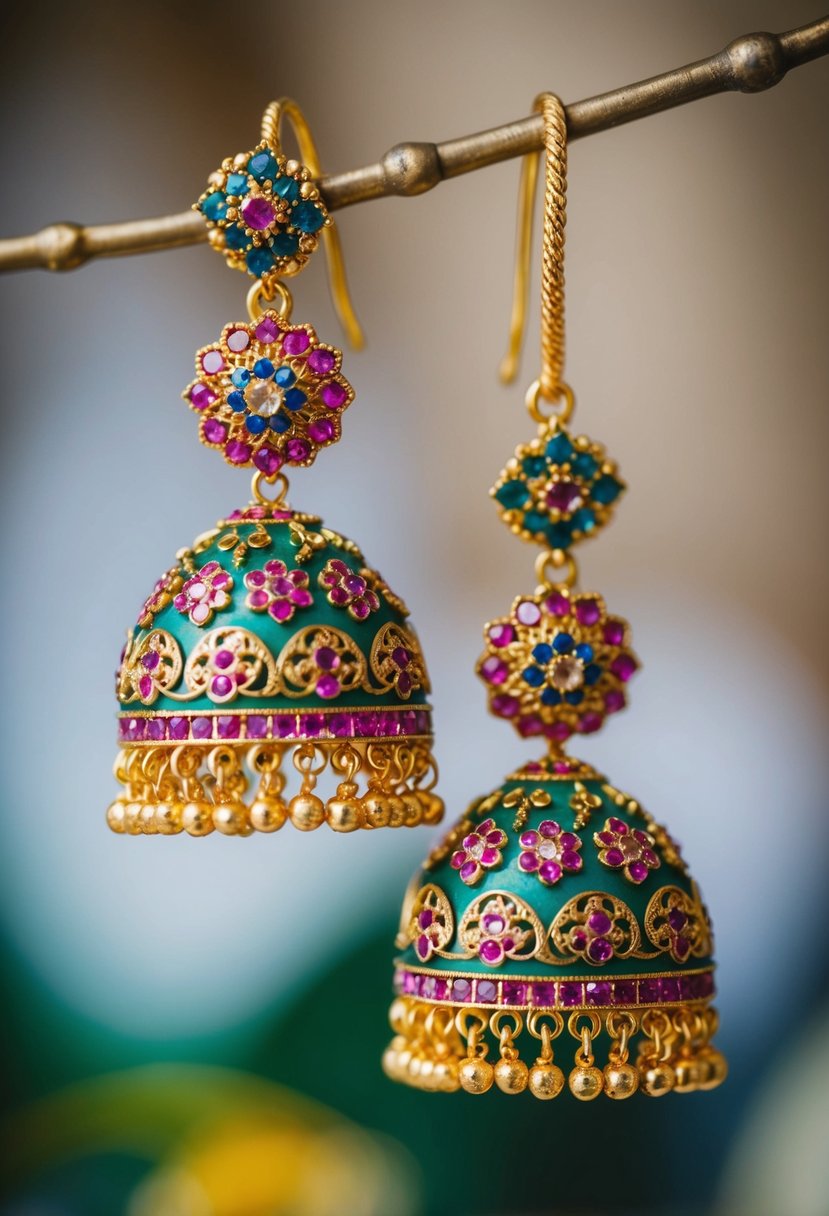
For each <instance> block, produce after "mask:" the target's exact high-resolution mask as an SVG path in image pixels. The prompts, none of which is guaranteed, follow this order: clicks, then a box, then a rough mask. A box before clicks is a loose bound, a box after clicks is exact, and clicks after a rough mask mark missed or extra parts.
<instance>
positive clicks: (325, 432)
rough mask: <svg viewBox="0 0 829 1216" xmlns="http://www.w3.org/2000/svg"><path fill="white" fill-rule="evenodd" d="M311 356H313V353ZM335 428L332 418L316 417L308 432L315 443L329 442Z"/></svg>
mask: <svg viewBox="0 0 829 1216" xmlns="http://www.w3.org/2000/svg"><path fill="white" fill-rule="evenodd" d="M311 357H312V358H313V355H312V356H311ZM309 362H310V360H309ZM335 429H336V428H335V426H334V423H333V422H332V421H331V419H330V418H315V419H314V421H313V422H312V423H310V425H309V427H308V434H309V435H310V436H311V438H312V439H313V441H314V443H328V442H329V440H331V439H333V438H334V432H335Z"/></svg>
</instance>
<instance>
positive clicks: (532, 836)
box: [519, 832, 538, 849]
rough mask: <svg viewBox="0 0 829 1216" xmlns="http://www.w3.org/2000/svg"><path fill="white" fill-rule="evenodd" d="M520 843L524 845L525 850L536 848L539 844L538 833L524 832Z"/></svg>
mask: <svg viewBox="0 0 829 1216" xmlns="http://www.w3.org/2000/svg"><path fill="white" fill-rule="evenodd" d="M519 843H520V844H522V845H523V846H524V848H525V849H533V848H535V846H536V845H537V844H538V832H524V833H523V834H522V835H521V837H520V839H519Z"/></svg>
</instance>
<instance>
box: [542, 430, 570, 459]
mask: <svg viewBox="0 0 829 1216" xmlns="http://www.w3.org/2000/svg"><path fill="white" fill-rule="evenodd" d="M546 451H547V458H548V460H551V461H552V462H553V464H565V463H566V462H567V461H568V460H569V459H570V457H571V456H572V455H573V451H574V449H573V445H572V443H571V442H570V439H569V436H567V435H565V434H564V432H563V431H558V432H557V433H556V434H555V435H553V437H552V439H550V440H548V442H547V449H546Z"/></svg>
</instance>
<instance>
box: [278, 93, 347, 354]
mask: <svg viewBox="0 0 829 1216" xmlns="http://www.w3.org/2000/svg"><path fill="white" fill-rule="evenodd" d="M283 119H287V121H288V122H289V123H290V126H291V130H292V131H293V133H294V137H295V138H296V142H297V145H298V147H299V154H300V156H301V158H302V163H303V164H304V165H305V166H306V167H307V168H308V170H309V172H310V174H311V176H312V177H313V178H314V179H315V180H317V181H318V180H319V179H320V178H321V177H322V167H321V165H320V158H319V153H318V151H317V145H316V143H315V142H314V137H313V135H312V134H311V128H310V127H309V126H308V121H307V119H306V117H305V115H304V114H303V113H302V110H301V109H300V108H299V106H298V105H297V103H296V102H295V101H293V100H292V98H290V97H280V98H279V100H278V101H272V102H271V103H270V104H269V105H268V107H267V108H266V110H265V113H264V114H263V115H262V139H263V140H264V141H265V143H267V144H269V145H270V146H271V147H272V148H273V150H274V151H275V152H279V151H281V148H282V139H281V135H282V120H283ZM322 240H323V244H324V246H325V257H326V261H327V264H328V284H329V288H330V291H331V299H332V302H333V304H334V311H335V312H336V314H337V317H338V318H339V321H340V324H341V325H342V327H343V330H344V332H345V335H346V338H347V339H348V343H349V346H351V348H352V349H353V350H362V349H363V347H364V346H365V336H364V334H363V330H362V327H361V325H360V322H359V321H358V320H357V314H356V313H355V311H354V305H353V303H352V300H351V294H350V292H349V290H348V279H347V278H346V273H345V261H344V258H343V250H342V245H341V243H340V233H339V229H338V228H337V227H336V225H335V223H334V220H333V219H332V218H331V216H329V217H328V223H327V224H326V225H325V227H324V228H323V230H322Z"/></svg>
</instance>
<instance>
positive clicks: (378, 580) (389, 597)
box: [360, 566, 411, 616]
mask: <svg viewBox="0 0 829 1216" xmlns="http://www.w3.org/2000/svg"><path fill="white" fill-rule="evenodd" d="M360 577H361V578H364V579H365V580H366V582H367V583H368V585H369V587H371V589H372V591H373V592H374V593H375V594H376V595H382V597H383V599H384V600H385V601H386V603H387V604H388V605H389V607H390V608H393V609H394V611H395V612H399V613H400V615H401V616H410V615H411V614H410V612H409V609H408V607H407V605H406V601H405V600H404V599H402V598H401V597H400V596H399V595H398V594H397V593H396V592H395V591H392V589H391V587H390V586H389V585H388V583H387V582H386V580H385V579H384V578H383V576H382V574H381V573H380V571H379V570H372V569H371V567H370V566H363V567H362V569H361V570H360Z"/></svg>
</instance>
